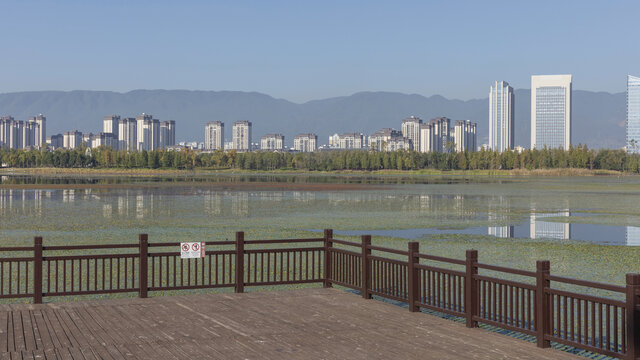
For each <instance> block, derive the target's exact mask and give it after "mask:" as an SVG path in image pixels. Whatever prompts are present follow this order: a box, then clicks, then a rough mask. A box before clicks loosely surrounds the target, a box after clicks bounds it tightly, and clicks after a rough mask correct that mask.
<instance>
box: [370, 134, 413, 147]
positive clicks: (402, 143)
mask: <svg viewBox="0 0 640 360" xmlns="http://www.w3.org/2000/svg"><path fill="white" fill-rule="evenodd" d="M369 146H370V147H371V149H372V150H376V151H396V150H411V149H412V142H411V139H409V138H406V137H404V136H402V132H400V131H398V130H395V129H390V128H385V129H382V130H379V131H377V132H375V133H373V134H371V135H369Z"/></svg>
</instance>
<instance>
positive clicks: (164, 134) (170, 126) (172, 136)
mask: <svg viewBox="0 0 640 360" xmlns="http://www.w3.org/2000/svg"><path fill="white" fill-rule="evenodd" d="M175 144H176V122H175V120H167V121H162V122H161V123H160V148H161V149H164V148H166V147H169V146H173V145H175Z"/></svg>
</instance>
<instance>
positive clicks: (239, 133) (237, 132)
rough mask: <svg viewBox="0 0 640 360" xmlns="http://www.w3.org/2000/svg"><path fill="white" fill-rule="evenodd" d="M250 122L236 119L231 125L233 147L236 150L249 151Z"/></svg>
mask: <svg viewBox="0 0 640 360" xmlns="http://www.w3.org/2000/svg"><path fill="white" fill-rule="evenodd" d="M251 125H252V124H251V122H250V121H246V120H244V121H236V122H234V123H233V127H232V129H231V130H232V133H233V134H232V135H233V136H232V141H233V148H234V149H235V150H237V151H251Z"/></svg>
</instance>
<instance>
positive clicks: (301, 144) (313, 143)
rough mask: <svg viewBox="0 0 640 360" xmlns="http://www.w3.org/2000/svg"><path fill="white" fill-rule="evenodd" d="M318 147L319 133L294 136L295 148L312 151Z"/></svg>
mask: <svg viewBox="0 0 640 360" xmlns="http://www.w3.org/2000/svg"><path fill="white" fill-rule="evenodd" d="M317 148H318V135H316V134H298V135H296V136H295V137H294V138H293V150H295V151H301V152H312V151H316V149H317Z"/></svg>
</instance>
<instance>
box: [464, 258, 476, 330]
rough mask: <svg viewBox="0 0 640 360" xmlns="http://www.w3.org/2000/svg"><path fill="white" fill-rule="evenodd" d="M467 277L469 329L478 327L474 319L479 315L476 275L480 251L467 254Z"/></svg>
mask: <svg viewBox="0 0 640 360" xmlns="http://www.w3.org/2000/svg"><path fill="white" fill-rule="evenodd" d="M465 266H466V276H465V279H464V312H465V315H466V323H467V327H468V328H474V327H478V321H477V320H474V319H473V317H474V316H476V315H477V314H478V300H479V299H478V298H479V294H478V286H477V283H476V280H475V279H474V278H473V276H474V275H477V274H478V250H467V252H466V263H465Z"/></svg>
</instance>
